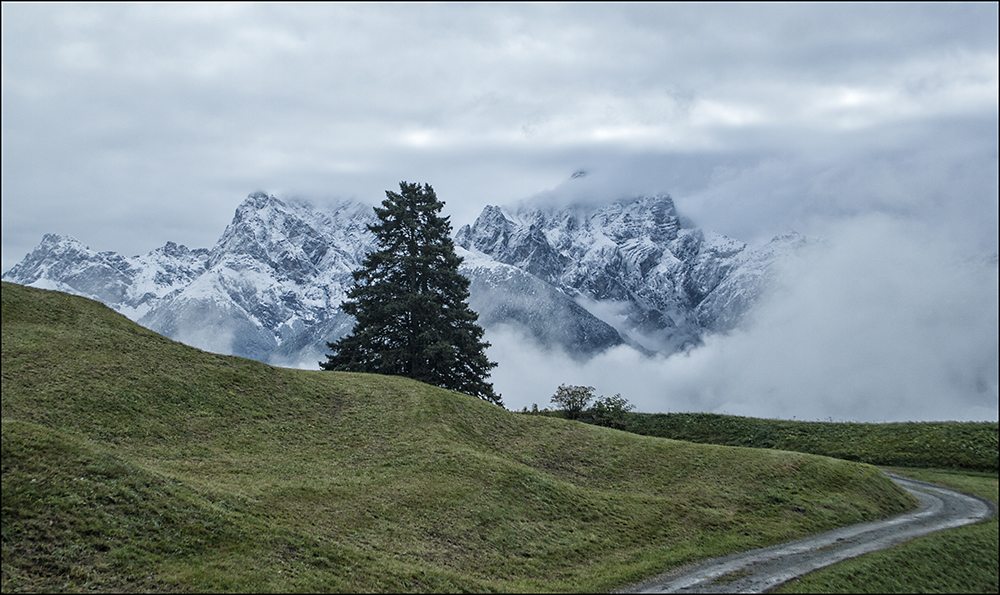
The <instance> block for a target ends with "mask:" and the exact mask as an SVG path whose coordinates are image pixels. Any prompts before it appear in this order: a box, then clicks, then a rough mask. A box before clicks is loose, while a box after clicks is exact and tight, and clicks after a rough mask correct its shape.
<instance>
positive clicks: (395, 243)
mask: <svg viewBox="0 0 1000 595" xmlns="http://www.w3.org/2000/svg"><path fill="white" fill-rule="evenodd" d="M385 194H386V197H387V198H386V199H385V200H384V201H382V207H383V208H381V209H380V208H378V207H376V208H375V214H376V215H377V216H378V219H379V222H378V223H377V224H375V225H369V226H368V229H370V230H371V231H372V233H374V234H375V237H376V240H377V242H378V246H379V248H378V250H376V251H375V252H372V253H371V254H369V255H368V256H367V257H366V258H365V260H364V262H363V263H362V268H361V269H359V270H357V271H354V273H353V275H354V287H353V288H351V290H350V291H348V293H347V296H348V299H347V300H346V301H345V302H344V303H343V305H342V306H341V308H343V310H344V312H347V313H348V314H350V315H352V316H354V317H355V318H356V319H357V324H356V325H355V327H354V330H353V331H352V332H351V334H350V335H348V336H346V337H344V338H342V339H340V340H339V341H337V342H336V343H328V344H327V345H328V346H329V347H330V349H332V350H333V353H331V354H329V355H328V356H327V361H326V362H321V363H320V367H322V368H323V369H324V370H338V371H343V372H368V373H373V374H386V375H391V376H405V377H407V378H413V379H415V380H419V381H421V382H426V383H428V384H432V385H434V386H440V387H442V388H447V389H450V390H455V391H459V392H462V393H465V394H469V395H473V396H477V397H479V398H481V399H485V400H487V401H490V402H492V403H496V404H498V405H500V404H501V401H500V396H499V395H497V394H496V393H494V392H493V385H492V384H491V383H489V382H486V378H487V377H489V372H490V370H491V369H492V368H493V367H495V366H496V363H495V362H491V361H489V360H488V359H487V358H486V351H485V350H486V348H487V347H489V343H486V342H484V341H482V337H483V329H482V327H480V326H479V325H478V324H477V323H476V320H477V319H478V318H479V316H478V315H477V314H476V313H475V312H473V311H472V310H471V309H470V308H469V306H468V299H469V280H468V279H466V278H465V277H464V276H462V275H461V274H460V273H459V272H458V265H459V264H461V262H462V259H461V258H459V257H458V255H456V254H455V245H454V243H453V242H452V240H451V224H450V223H449V221H448V217H441V216H440V215H439V213H440V212H441V209H442V208H443V207H444V203H443V202H441V201H439V200H438V198H437V196H436V195H435V194H434V189H433V188H431V186H430V185H429V184H424V185H423V186H420V185H419V184H409V183H407V182H400V183H399V193H398V194H397V193H395V192H391V191H388V190H387V191H386V193H385Z"/></svg>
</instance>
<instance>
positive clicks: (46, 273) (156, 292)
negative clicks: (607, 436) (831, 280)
mask: <svg viewBox="0 0 1000 595" xmlns="http://www.w3.org/2000/svg"><path fill="white" fill-rule="evenodd" d="M373 221H374V213H373V211H372V209H371V207H370V206H368V205H364V204H361V203H357V202H351V201H343V202H339V203H335V204H333V205H330V206H328V207H323V208H320V207H315V206H312V205H308V204H305V203H297V202H291V201H282V200H279V199H277V198H275V197H274V196H269V195H267V194H265V193H262V192H257V193H253V194H251V195H250V196H249V197H247V199H246V200H245V201H244V202H243V203H242V204H241V205H240V206H239V207H238V208H237V210H236V213H235V215H234V217H233V220H232V222H231V223H230V224H229V225H228V226H227V228H226V229H225V231H224V232H223V234H222V236H221V237H220V239H219V241H218V242H217V243H216V245H215V246H214V247H213V248H211V249H210V250H209V249H204V248H199V249H194V250H191V249H188V248H187V247H185V246H179V245H177V244H174V243H172V242H168V243H167V244H166V245H165V246H163V247H162V248H157V249H156V250H153V251H151V252H149V253H148V254H145V255H142V256H133V257H124V256H121V255H119V254H116V253H114V252H100V253H98V252H94V251H92V250H90V249H89V248H87V247H86V246H85V245H83V244H82V243H81V242H79V241H77V240H75V239H73V238H71V237H69V236H57V235H54V234H49V235H46V236H45V237H44V238H43V240H42V242H41V244H39V246H38V248H36V249H35V250H34V251H33V252H31V253H30V254H29V255H27V256H26V257H25V259H24V260H23V261H22V262H21V263H19V264H18V265H16V266H15V267H14V268H12V269H11V270H10V271H8V272H7V273H5V274H4V275H3V279H4V280H5V281H12V282H14V283H20V284H23V285H32V286H35V287H43V288H48V289H57V290H61V291H66V292H69V293H74V294H77V295H83V296H86V297H91V298H93V299H96V300H98V301H101V302H103V303H105V304H107V305H109V306H110V307H112V308H114V309H115V310H117V311H119V312H121V313H122V314H124V315H126V316H128V317H129V318H131V319H133V320H135V321H137V322H139V323H140V324H142V325H143V326H146V327H148V328H150V329H152V330H155V331H157V332H160V333H162V334H164V335H166V336H168V337H171V338H174V339H176V340H179V341H182V342H185V343H188V344H190V345H194V346H196V347H200V348H203V349H206V350H208V351H214V352H219V353H232V354H235V355H240V356H244V357H250V358H253V359H258V360H261V361H267V362H270V363H275V364H279V365H290V366H304V367H314V366H315V364H316V362H318V361H319V360H321V359H323V354H324V353H325V352H326V342H327V341H333V340H336V339H337V338H339V337H340V336H343V335H344V334H346V333H348V332H350V329H351V328H352V326H353V319H352V318H351V317H350V316H348V315H346V314H345V313H344V312H343V311H342V310H340V304H341V302H342V301H343V300H344V299H345V297H346V292H347V290H348V289H349V287H350V286H351V283H352V282H353V281H352V278H351V271H353V270H355V269H357V268H358V267H359V266H360V264H361V261H362V259H363V258H364V256H365V254H366V253H368V252H369V251H370V250H371V249H372V248H373V241H374V240H373V236H372V235H371V234H370V232H369V231H368V230H367V225H368V224H369V223H372V222H373ZM455 237H456V244H457V246H458V247H457V250H458V251H459V255H460V256H462V257H463V258H464V262H463V264H462V266H461V271H462V273H463V274H465V275H466V276H467V277H468V278H469V279H470V281H471V285H470V292H471V296H470V300H469V301H470V305H471V306H472V308H473V309H474V310H476V311H477V312H478V313H479V315H480V324H482V325H483V326H484V327H485V328H486V330H487V339H488V338H489V333H490V332H491V330H496V329H500V328H502V327H503V328H511V329H514V330H516V331H518V332H519V333H521V334H522V335H523V336H524V337H525V338H526V340H531V341H534V342H537V343H538V344H540V345H542V346H544V347H546V348H554V349H561V350H563V351H565V352H567V353H569V354H570V355H572V356H573V357H576V358H578V359H586V358H588V357H590V356H592V355H595V354H597V353H599V352H601V351H603V350H605V349H608V348H609V347H613V346H616V345H621V344H623V343H629V344H631V345H633V346H635V347H638V348H640V349H643V350H646V351H652V352H660V353H672V352H675V351H677V350H681V349H685V348H688V347H690V346H692V345H696V344H697V343H698V342H699V341H700V340H701V337H703V336H704V335H705V334H706V333H712V332H724V331H727V330H729V329H732V328H734V327H735V326H736V325H737V324H738V323H739V321H740V319H741V318H742V316H743V314H744V313H745V312H746V311H747V310H748V308H749V307H750V306H751V305H752V304H753V301H754V299H755V298H756V297H757V296H758V295H759V294H760V292H761V291H763V289H764V287H765V285H766V280H767V277H768V271H769V270H770V267H771V265H772V264H773V263H774V262H775V261H776V260H777V259H778V258H779V257H780V255H781V254H784V253H787V252H788V251H789V250H793V249H794V248H795V246H797V245H799V244H801V243H802V242H803V241H804V240H803V239H802V238H801V237H800V236H797V235H789V236H785V237H780V238H776V239H775V240H774V241H772V242H771V244H768V245H767V246H764V247H762V248H760V249H757V250H753V249H749V248H748V247H747V246H746V245H745V244H743V243H741V242H737V241H735V240H731V239H729V238H725V237H723V236H719V235H717V234H711V233H704V232H702V231H700V230H697V229H693V228H688V227H685V226H683V225H681V220H680V219H679V218H678V216H677V213H676V209H675V208H674V204H673V201H672V200H671V199H670V197H669V196H666V195H658V196H644V197H636V198H630V199H626V200H621V201H618V202H614V203H611V204H609V205H606V206H603V207H600V208H592V209H584V208H564V209H559V208H534V207H522V208H518V209H508V208H502V207H496V206H487V207H486V208H485V209H484V210H483V212H482V214H481V215H480V216H479V218H478V219H477V220H476V222H475V223H474V224H473V225H471V226H465V227H463V228H462V229H460V230H459V231H458V232H457V234H456V236H455Z"/></svg>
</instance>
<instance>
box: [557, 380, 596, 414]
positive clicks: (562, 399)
mask: <svg viewBox="0 0 1000 595" xmlns="http://www.w3.org/2000/svg"><path fill="white" fill-rule="evenodd" d="M593 399H594V387H592V386H567V385H565V384H560V385H559V388H557V389H556V394H554V395H552V404H553V405H556V406H558V407H561V408H562V409H563V410H564V411H565V412H566V417H568V418H569V419H579V418H580V414H582V413H583V410H584V409H586V408H587V405H588V404H589V403H590V402H591V401H592V400H593Z"/></svg>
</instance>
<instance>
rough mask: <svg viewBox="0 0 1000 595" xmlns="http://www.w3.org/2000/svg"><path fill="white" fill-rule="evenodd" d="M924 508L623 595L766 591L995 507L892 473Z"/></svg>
mask: <svg viewBox="0 0 1000 595" xmlns="http://www.w3.org/2000/svg"><path fill="white" fill-rule="evenodd" d="M889 477H891V478H892V480H893V481H895V482H896V483H898V484H899V485H901V486H902V487H903V488H905V489H906V490H907V491H908V492H910V493H911V494H913V495H914V496H916V497H917V499H918V500H919V501H920V507H919V508H917V509H916V510H914V511H913V512H909V513H906V514H902V515H899V516H897V517H893V518H891V519H888V520H884V521H877V522H873V523H862V524H860V525H851V526H850V527H844V528H841V529H835V530H833V531H827V532H826V533H821V534H819V535H813V536H812V537H806V538H804V539H799V540H797V541H790V542H788V543H784V544H780V545H774V546H771V547H766V548H761V549H757V550H751V551H749V552H743V553H740V554H733V555H731V556H725V557H723V558H713V559H711V560H706V561H704V562H699V563H697V564H694V565H690V566H685V567H683V568H680V569H677V570H674V571H672V572H669V573H666V574H662V575H660V576H658V577H656V578H653V579H650V580H648V581H644V582H642V583H639V584H636V585H632V586H631V587H628V588H626V589H623V590H622V591H620V592H622V593H763V592H764V591H766V590H768V589H771V588H774V587H776V586H778V585H780V584H782V583H784V582H787V581H790V580H792V579H793V578H795V577H798V576H801V575H803V574H806V573H807V572H811V571H813V570H816V569H818V568H823V567H824V566H829V565H831V564H835V563H837V562H840V561H841V560H846V559H848V558H853V557H855V556H859V555H861V554H867V553H868V552H873V551H876V550H882V549H886V548H889V547H892V546H894V545H897V544H899V543H902V542H904V541H907V540H909V539H913V538H914V537H919V536H921V535H926V534H928V533H933V532H935V531H940V530H942V529H950V528H952V527H960V526H962V525H969V524H971V523H976V522H978V521H981V520H983V519H986V518H989V517H991V516H993V515H994V514H995V513H996V510H995V508H996V507H995V506H994V505H993V503H991V502H988V501H986V500H983V499H980V498H977V497H975V496H970V495H968V494H963V493H961V492H956V491H955V490H951V489H948V488H945V487H941V486H938V485H934V484H930V483H925V482H922V481H916V480H913V479H907V478H905V477H899V476H897V475H892V474H889Z"/></svg>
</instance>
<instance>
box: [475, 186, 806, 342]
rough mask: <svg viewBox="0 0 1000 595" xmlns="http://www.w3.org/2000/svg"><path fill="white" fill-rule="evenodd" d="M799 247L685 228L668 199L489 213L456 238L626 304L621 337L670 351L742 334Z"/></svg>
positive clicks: (590, 298)
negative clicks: (735, 331) (776, 270)
mask: <svg viewBox="0 0 1000 595" xmlns="http://www.w3.org/2000/svg"><path fill="white" fill-rule="evenodd" d="M775 241H776V242H777V241H778V239H777V238H776V240H775ZM795 241H801V238H799V236H790V237H789V238H788V239H786V240H782V242H779V243H782V247H781V248H776V247H774V246H771V247H766V248H765V249H761V250H749V249H747V246H746V244H743V243H742V242H737V241H735V240H731V239H729V238H725V237H723V236H720V235H718V234H708V235H707V236H706V234H705V233H703V232H702V231H700V230H697V229H685V228H682V226H681V224H680V219H679V217H678V215H677V211H676V208H675V207H674V203H673V200H672V199H671V198H670V197H669V196H666V195H657V196H645V197H638V198H632V199H628V200H623V201H619V202H615V203H612V204H610V205H607V206H604V207H600V208H597V209H591V210H584V209H579V208H564V209H537V208H531V207H523V208H520V209H516V210H505V209H501V208H499V207H494V206H489V207H486V209H484V210H483V213H482V215H480V217H479V218H478V219H477V220H476V222H475V223H474V224H473V225H472V226H465V227H463V228H462V229H461V230H459V232H458V234H457V235H456V242H457V243H458V245H460V246H462V247H464V248H466V249H469V250H476V251H479V252H482V253H483V254H485V255H488V256H490V257H492V258H493V259H495V260H497V261H498V262H502V263H506V264H509V265H513V266H516V267H518V268H520V269H522V270H524V271H527V272H529V273H531V274H532V275H534V276H536V277H538V278H540V279H543V280H545V281H547V282H549V283H550V284H552V285H553V286H555V287H557V288H560V289H562V290H563V291H564V292H565V293H567V294H569V295H573V296H578V297H580V298H584V300H583V301H582V303H594V302H596V303H601V302H615V303H618V304H619V305H620V307H619V308H618V310H617V312H618V317H619V320H617V321H613V322H614V324H615V326H616V327H617V328H618V329H619V331H621V332H622V334H623V335H624V336H626V337H627V338H629V339H630V340H631V341H632V342H634V343H638V344H640V345H642V346H644V347H646V348H648V349H652V350H654V351H661V352H668V353H669V352H673V351H676V350H679V349H684V348H686V347H689V346H691V345H694V344H696V343H698V342H699V341H700V339H701V337H702V336H703V335H704V334H705V333H706V332H722V331H727V330H731V329H732V328H734V327H735V326H736V325H737V324H738V323H739V321H740V320H741V318H742V315H743V313H745V312H746V310H747V309H748V308H749V307H750V306H751V305H752V303H753V300H754V299H755V297H756V296H757V295H758V294H759V293H760V291H761V290H762V289H763V286H764V284H765V283H766V280H767V276H768V270H769V268H770V264H771V262H773V261H774V260H775V258H776V255H777V254H778V253H779V252H782V250H783V249H784V247H785V246H787V245H791V244H794V243H795ZM605 318H607V316H606V317H605ZM609 322H612V321H610V320H609Z"/></svg>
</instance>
